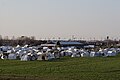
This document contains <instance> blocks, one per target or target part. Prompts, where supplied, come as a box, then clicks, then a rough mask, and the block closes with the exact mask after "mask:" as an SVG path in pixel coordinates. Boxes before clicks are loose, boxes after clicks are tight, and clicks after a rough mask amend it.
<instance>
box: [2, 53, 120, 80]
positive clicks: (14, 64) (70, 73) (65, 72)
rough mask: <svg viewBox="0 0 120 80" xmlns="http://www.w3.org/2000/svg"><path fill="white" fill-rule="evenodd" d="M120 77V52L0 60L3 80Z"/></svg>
mask: <svg viewBox="0 0 120 80" xmlns="http://www.w3.org/2000/svg"><path fill="white" fill-rule="evenodd" d="M18 79H21V80H120V55H118V56H116V57H95V58H70V57H63V58H61V59H59V60H54V61H28V62H21V61H19V60H0V80H18Z"/></svg>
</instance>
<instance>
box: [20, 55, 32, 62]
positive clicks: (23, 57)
mask: <svg viewBox="0 0 120 80" xmlns="http://www.w3.org/2000/svg"><path fill="white" fill-rule="evenodd" d="M30 59H31V57H30V56H29V55H23V56H22V57H21V61H30Z"/></svg>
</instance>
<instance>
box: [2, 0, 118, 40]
mask: <svg viewBox="0 0 120 80" xmlns="http://www.w3.org/2000/svg"><path fill="white" fill-rule="evenodd" d="M0 34H1V35H3V36H9V37H11V36H16V37H17V36H35V37H37V38H38V39H39V38H53V37H55V38H58V37H61V38H71V36H72V35H75V36H76V37H77V38H83V37H84V38H86V39H88V38H94V37H95V38H97V39H100V38H105V37H106V36H110V37H114V38H117V37H119V38H120V0H0Z"/></svg>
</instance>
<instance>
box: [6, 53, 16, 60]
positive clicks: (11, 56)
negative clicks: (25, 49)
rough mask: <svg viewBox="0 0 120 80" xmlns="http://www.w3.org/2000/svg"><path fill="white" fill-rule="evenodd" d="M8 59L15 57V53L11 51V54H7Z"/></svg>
mask: <svg viewBox="0 0 120 80" xmlns="http://www.w3.org/2000/svg"><path fill="white" fill-rule="evenodd" d="M8 59H17V55H16V54H13V53H11V54H9V55H8Z"/></svg>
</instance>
